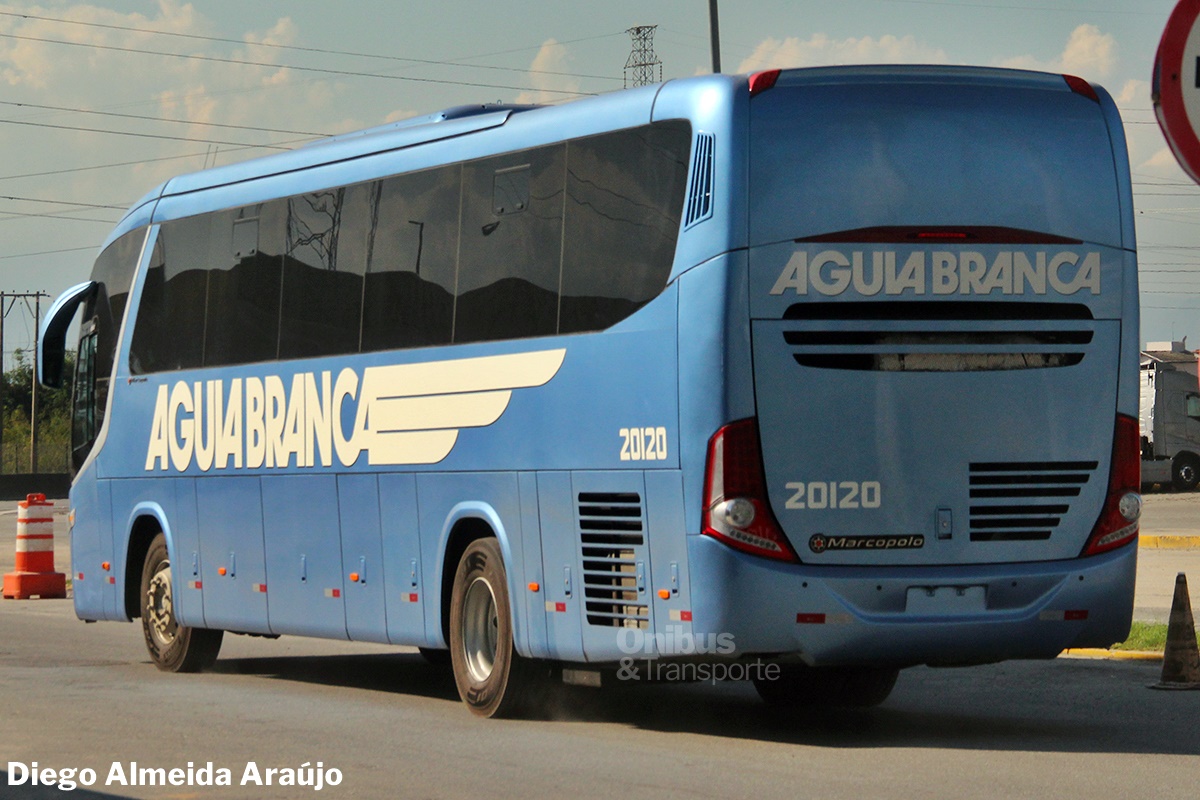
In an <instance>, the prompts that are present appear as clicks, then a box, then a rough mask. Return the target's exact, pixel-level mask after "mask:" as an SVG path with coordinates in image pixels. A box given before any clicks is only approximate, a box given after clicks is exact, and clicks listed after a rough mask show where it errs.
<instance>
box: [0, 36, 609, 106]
mask: <svg viewBox="0 0 1200 800" xmlns="http://www.w3.org/2000/svg"><path fill="white" fill-rule="evenodd" d="M0 37H3V38H5V39H16V40H18V41H26V42H43V43H46V44H61V45H64V46H67V47H86V48H87V49H89V50H110V51H113V52H117V53H137V54H139V55H151V56H161V57H163V58H182V59H186V60H191V61H206V62H211V63H215V64H236V65H239V66H246V67H265V68H267V69H275V70H280V69H291V70H295V71H297V72H315V73H319V74H322V75H336V76H339V77H349V78H383V79H386V80H395V81H412V82H414V83H438V84H445V85H449V86H472V87H478V88H483V89H505V90H508V91H514V92H532V91H545V92H550V93H553V94H565V95H573V96H578V95H595V94H596V92H580V91H571V90H569V89H540V90H535V89H534V88H533V87H530V86H508V85H504V84H495V83H475V82H472V81H452V80H448V79H445V78H414V77H412V76H408V75H388V74H386V73H379V72H355V71H353V70H345V69H327V68H325V67H301V66H295V65H291V64H274V63H271V62H269V61H250V60H248V59H239V58H222V57H220V56H203V55H198V54H195V53H191V54H189V53H168V52H163V51H160V50H142V49H139V48H136V47H118V46H116V45H107V44H95V43H90V42H68V41H63V40H62V39H47V38H46V37H43V36H23V35H21V34H16V33H0Z"/></svg>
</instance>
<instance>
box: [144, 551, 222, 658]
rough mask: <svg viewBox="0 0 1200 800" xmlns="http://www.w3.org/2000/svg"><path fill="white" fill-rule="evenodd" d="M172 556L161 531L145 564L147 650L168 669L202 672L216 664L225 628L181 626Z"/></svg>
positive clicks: (145, 633)
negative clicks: (172, 569)
mask: <svg viewBox="0 0 1200 800" xmlns="http://www.w3.org/2000/svg"><path fill="white" fill-rule="evenodd" d="M174 597H175V591H174V584H173V582H172V579H171V557H170V556H169V555H168V553H167V539H166V537H165V536H163V535H162V534H161V533H160V534H158V535H157V536H155V537H154V541H153V542H151V543H150V550H149V551H148V552H147V553H146V561H145V563H144V564H143V566H142V592H141V598H142V601H141V616H142V634H143V636H145V639H146V650H147V651H149V653H150V660H151V661H153V662H154V666H156V667H158V668H159V669H161V670H163V671H165V672H199V671H200V670H203V669H207V668H208V667H211V666H212V665H213V662H214V661H216V660H217V653H219V652H220V651H221V639H222V638H223V637H224V631H210V630H206V629H204V628H191V627H188V626H186V625H180V624H179V620H177V619H176V618H175V601H174Z"/></svg>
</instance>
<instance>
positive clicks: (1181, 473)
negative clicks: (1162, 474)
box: [1171, 453, 1200, 492]
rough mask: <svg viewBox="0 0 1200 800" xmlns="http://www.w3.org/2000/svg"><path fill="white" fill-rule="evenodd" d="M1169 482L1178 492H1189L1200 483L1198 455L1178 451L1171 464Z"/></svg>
mask: <svg viewBox="0 0 1200 800" xmlns="http://www.w3.org/2000/svg"><path fill="white" fill-rule="evenodd" d="M1171 484H1172V485H1173V486H1174V487H1175V489H1176V490H1178V491H1180V492H1190V491H1192V490H1193V489H1195V488H1196V485H1197V484H1200V457H1197V456H1195V455H1193V454H1191V453H1180V454H1179V455H1177V456H1175V461H1174V462H1172V464H1171Z"/></svg>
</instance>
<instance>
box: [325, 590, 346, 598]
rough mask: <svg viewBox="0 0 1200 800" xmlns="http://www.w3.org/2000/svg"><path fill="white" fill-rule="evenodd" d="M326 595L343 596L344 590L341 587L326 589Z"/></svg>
mask: <svg viewBox="0 0 1200 800" xmlns="http://www.w3.org/2000/svg"><path fill="white" fill-rule="evenodd" d="M325 596H326V597H341V596H342V590H341V589H326V590H325Z"/></svg>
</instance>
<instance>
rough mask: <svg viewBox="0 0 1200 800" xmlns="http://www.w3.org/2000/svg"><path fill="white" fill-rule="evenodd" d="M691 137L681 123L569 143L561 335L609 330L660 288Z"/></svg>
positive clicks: (671, 251)
mask: <svg viewBox="0 0 1200 800" xmlns="http://www.w3.org/2000/svg"><path fill="white" fill-rule="evenodd" d="M690 143H691V129H690V126H689V125H688V124H687V123H686V122H666V123H659V124H656V125H652V126H646V127H642V128H635V129H632V130H624V131H617V132H615V133H608V134H604V135H601V136H593V137H590V138H587V139H580V140H576V141H572V142H571V143H570V145H569V147H568V157H567V213H566V242H565V244H564V246H563V278H562V306H561V312H560V321H559V327H558V330H559V332H560V333H576V332H580V331H596V330H602V329H604V328H607V327H609V326H611V325H614V324H616V323H617V322H619V321H620V320H622V319H624V318H625V317H627V316H629V315H630V314H632V313H633V312H634V311H636V310H637V309H639V308H641V307H642V306H643V305H645V304H646V303H647V302H649V301H650V300H651V299H653V298H654V297H655V296H656V295H657V294H658V293H659V292H661V291H662V290H663V287H664V286H665V285H666V282H667V277H668V275H669V274H670V272H671V263H672V261H673V260H674V258H675V240H676V237H677V236H678V233H679V216H680V213H681V210H682V208H683V200H684V194H685V190H686V181H687V169H688V157H689V151H690Z"/></svg>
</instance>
